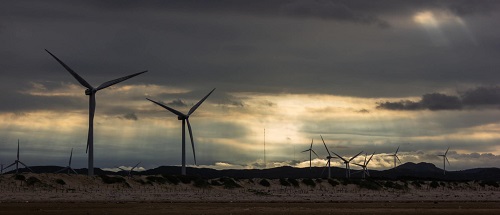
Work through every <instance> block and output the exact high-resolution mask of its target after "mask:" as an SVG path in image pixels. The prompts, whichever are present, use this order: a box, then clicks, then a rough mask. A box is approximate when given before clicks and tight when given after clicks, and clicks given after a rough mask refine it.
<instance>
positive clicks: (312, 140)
mask: <svg viewBox="0 0 500 215" xmlns="http://www.w3.org/2000/svg"><path fill="white" fill-rule="evenodd" d="M313 142H314V139H311V147H309V149H312V148H313Z"/></svg>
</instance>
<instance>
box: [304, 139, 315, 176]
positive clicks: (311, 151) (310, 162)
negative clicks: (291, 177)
mask: <svg viewBox="0 0 500 215" xmlns="http://www.w3.org/2000/svg"><path fill="white" fill-rule="evenodd" d="M313 141H314V139H311V146H310V147H309V149H306V150H304V151H302V152H307V151H308V152H309V170H312V153H314V154H315V155H316V157H318V158H319V156H318V154H316V152H315V151H314V150H313Z"/></svg>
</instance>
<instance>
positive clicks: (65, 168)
mask: <svg viewBox="0 0 500 215" xmlns="http://www.w3.org/2000/svg"><path fill="white" fill-rule="evenodd" d="M67 169H68V167H64V168H62V169H60V170H59V171H57V172H54V173H60V172H62V171H64V170H67Z"/></svg>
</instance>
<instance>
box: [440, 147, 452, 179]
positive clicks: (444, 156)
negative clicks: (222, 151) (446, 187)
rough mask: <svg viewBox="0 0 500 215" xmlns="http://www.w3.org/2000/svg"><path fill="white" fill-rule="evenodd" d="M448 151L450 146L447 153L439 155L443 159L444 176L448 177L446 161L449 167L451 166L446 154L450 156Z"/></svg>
mask: <svg viewBox="0 0 500 215" xmlns="http://www.w3.org/2000/svg"><path fill="white" fill-rule="evenodd" d="M448 150H450V147H449V146H448V149H446V152H445V153H444V154H442V155H438V156H439V157H443V175H446V163H445V161H447V162H448V165H450V161H448V157H447V156H446V154H448Z"/></svg>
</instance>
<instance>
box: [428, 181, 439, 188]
mask: <svg viewBox="0 0 500 215" xmlns="http://www.w3.org/2000/svg"><path fill="white" fill-rule="evenodd" d="M429 186H431V187H432V188H437V187H439V183H438V182H437V181H432V182H431V183H430V184H429Z"/></svg>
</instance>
